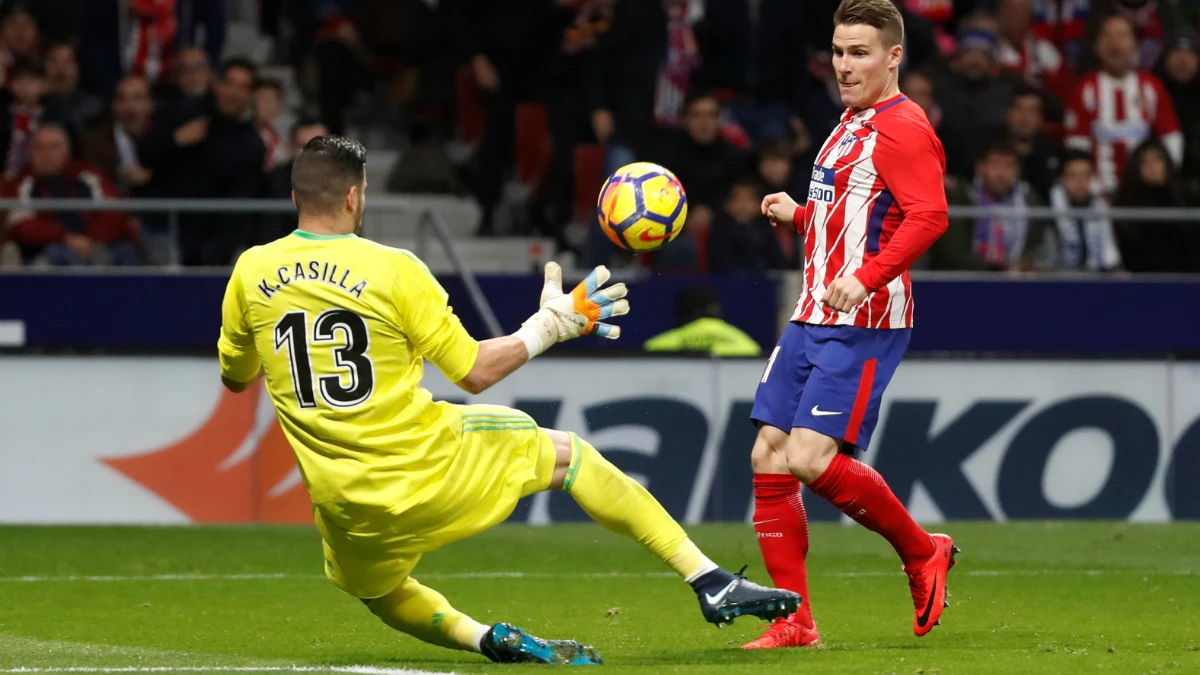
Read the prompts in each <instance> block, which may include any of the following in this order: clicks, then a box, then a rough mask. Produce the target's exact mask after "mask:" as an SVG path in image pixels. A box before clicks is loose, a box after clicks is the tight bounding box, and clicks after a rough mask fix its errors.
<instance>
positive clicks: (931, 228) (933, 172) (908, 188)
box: [854, 126, 950, 291]
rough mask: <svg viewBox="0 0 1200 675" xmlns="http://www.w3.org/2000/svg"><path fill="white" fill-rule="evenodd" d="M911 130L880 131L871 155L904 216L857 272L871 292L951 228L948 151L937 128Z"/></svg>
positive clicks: (893, 277) (857, 275)
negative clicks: (890, 133)
mask: <svg viewBox="0 0 1200 675" xmlns="http://www.w3.org/2000/svg"><path fill="white" fill-rule="evenodd" d="M907 129H913V131H912V132H911V133H905V134H903V135H897V136H890V135H885V134H883V133H880V134H879V135H878V136H877V139H878V140H877V141H876V145H875V150H874V152H873V153H872V155H871V159H872V160H874V164H875V171H876V172H877V173H878V174H879V178H880V179H882V180H883V184H884V186H886V187H887V190H888V192H890V193H891V194H892V198H893V199H894V200H895V206H896V207H897V208H898V209H899V211H900V215H901V218H902V220H901V221H900V226H899V227H898V228H897V229H896V231H895V233H893V234H892V236H891V237H890V238H889V239H888V240H887V241H885V242H882V246H881V248H880V250H879V253H878V254H876V255H875V256H874V257H873V258H871V259H870V260H867V261H866V262H865V263H864V264H863V266H862V267H860V268H859V269H858V271H856V272H855V273H854V276H856V277H858V280H859V281H861V282H862V284H863V286H866V287H867V290H868V291H876V290H878V289H880V288H883V287H884V286H886V285H887V284H888V282H890V281H891V280H892V279H895V278H896V277H898V276H900V275H901V274H902V273H904V272H905V271H906V270H907V269H908V268H910V267H912V265H913V263H915V262H916V261H917V258H920V257H921V254H923V253H924V252H925V251H926V250H927V249H928V248H929V247H930V246H931V245H933V242H935V241H937V239H938V237H940V236H942V233H943V232H945V231H946V228H947V227H949V224H950V220H949V217H948V215H947V212H948V209H947V207H946V185H945V175H946V155H945V153H944V152H943V150H942V144H941V142H939V141H938V139H937V137H936V136H934V135H933V131H932V130H931V129H929V128H926V127H920V126H909V127H906V128H905V130H906V131H907Z"/></svg>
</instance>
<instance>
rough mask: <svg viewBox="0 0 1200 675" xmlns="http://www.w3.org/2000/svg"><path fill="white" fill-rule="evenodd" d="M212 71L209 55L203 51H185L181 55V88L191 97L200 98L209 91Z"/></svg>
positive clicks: (195, 49)
mask: <svg viewBox="0 0 1200 675" xmlns="http://www.w3.org/2000/svg"><path fill="white" fill-rule="evenodd" d="M211 78H212V69H211V68H210V67H209V65H208V55H207V54H205V53H204V50H203V49H198V48H193V49H185V50H184V51H183V52H182V53H181V54H180V55H179V88H180V89H182V90H183V92H184V93H185V94H188V95H190V96H199V95H200V94H203V93H205V92H206V91H208V85H209V82H210V80H211Z"/></svg>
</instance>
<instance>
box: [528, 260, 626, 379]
mask: <svg viewBox="0 0 1200 675" xmlns="http://www.w3.org/2000/svg"><path fill="white" fill-rule="evenodd" d="M609 276H610V275H609V272H608V268H607V267H605V266H603V265H601V266H599V267H597V268H596V269H594V270H592V272H591V273H590V274H588V275H587V278H586V279H584V280H583V281H581V282H579V285H578V286H576V287H575V288H574V289H573V290H572V291H571V294H570V295H567V294H565V293H563V290H562V268H561V267H559V266H558V263H556V262H548V263H546V283H545V284H544V285H543V286H542V298H541V309H539V310H538V311H537V312H536V313H535V314H534V315H533V316H531V317H529V318H528V319H526V320H525V323H523V324H521V328H520V329H518V330H517V332H516V333H514V335H516V336H517V337H519V338H521V341H522V342H524V343H525V348H526V349H527V350H529V358H531V359H532V358H533V357H535V356H537V355H538V354H541V353H542V352H544V351H546V350H547V349H548V348H549V347H550V345H552V344H554V343H555V342H562V341H563V340H570V339H571V338H576V337H579V336H580V335H590V334H592V333H595V334H597V335H599V336H601V337H606V338H609V339H612V340H615V339H617V338H618V337H620V336H621V327H620V326H613V325H611V324H607V323H601V322H600V319H607V318H609V317H613V316H621V315H622V314H628V313H629V301H628V300H626V299H625V294H626V293H628V289H627V288H626V287H625V284H620V283H619V284H613V285H612V286H609V287H608V288H601V286H603V285H604V283H605V282H607V281H608V278H609Z"/></svg>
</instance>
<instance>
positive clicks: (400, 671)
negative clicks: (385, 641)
mask: <svg viewBox="0 0 1200 675" xmlns="http://www.w3.org/2000/svg"><path fill="white" fill-rule="evenodd" d="M0 673H354V674H356V675H456V674H455V673H452V671H433V670H410V669H408V668H380V667H376V665H179V667H174V665H125V667H108V668H106V667H84V665H80V667H70V668H67V667H64V668H53V667H52V668H7V669H0Z"/></svg>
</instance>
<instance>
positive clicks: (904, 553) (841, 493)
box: [808, 452, 934, 565]
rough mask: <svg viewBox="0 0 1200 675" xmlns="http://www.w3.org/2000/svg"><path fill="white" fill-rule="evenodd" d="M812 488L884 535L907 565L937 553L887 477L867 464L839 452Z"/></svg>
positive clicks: (860, 521)
mask: <svg viewBox="0 0 1200 675" xmlns="http://www.w3.org/2000/svg"><path fill="white" fill-rule="evenodd" d="M808 487H809V489H811V490H812V491H813V492H815V493H817V494H819V495H821V496H822V497H824V498H825V499H828V500H829V501H831V502H833V505H834V506H836V507H838V510H840V511H841V512H842V513H844V514H846V515H848V516H850V517H851V518H853V519H854V520H855V521H857V522H858V524H859V525H862V526H863V527H865V528H867V529H868V530H871V531H872V532H878V533H879V534H881V535H883V538H884V539H887V540H888V543H890V544H891V545H892V548H894V549H896V553H899V554H900V561H901V562H903V563H904V564H905V565H912V564H918V565H920V564H922V563H924V562H925V560H926V559H928V558H929V556H931V555H933V552H934V545H933V540H931V539H930V538H929V533H928V532H926V531H925V530H923V529H921V526H920V525H917V521H915V520H913V519H912V516H911V515H909V513H908V511H907V510H906V509H905V508H904V505H903V504H901V503H900V500H899V499H896V495H895V494H893V493H892V489H891V488H889V487H888V486H887V483H885V482H884V480H883V476H880V475H879V474H878V473H877V472H876V471H875V469H872V468H871V467H869V466H867V465H866V464H863V463H862V462H859V461H855V460H853V459H851V458H850V457H847V456H846V455H843V454H842V453H840V452H839V453H838V454H836V455H835V456H834V458H833V462H832V463H830V465H829V468H827V469H825V473H823V474H821V476H820V477H819V478H817V479H816V480H815V481H813V482H812V484H810V485H809V486H808Z"/></svg>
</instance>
